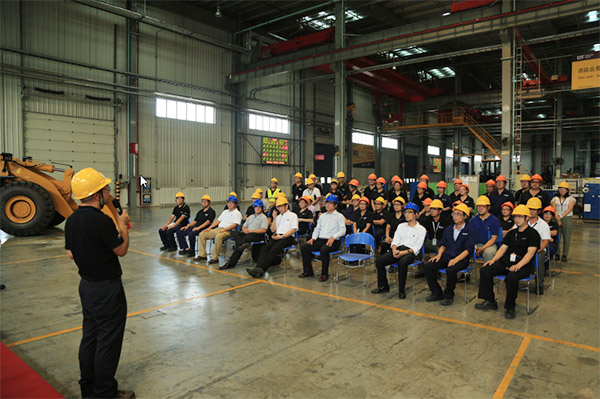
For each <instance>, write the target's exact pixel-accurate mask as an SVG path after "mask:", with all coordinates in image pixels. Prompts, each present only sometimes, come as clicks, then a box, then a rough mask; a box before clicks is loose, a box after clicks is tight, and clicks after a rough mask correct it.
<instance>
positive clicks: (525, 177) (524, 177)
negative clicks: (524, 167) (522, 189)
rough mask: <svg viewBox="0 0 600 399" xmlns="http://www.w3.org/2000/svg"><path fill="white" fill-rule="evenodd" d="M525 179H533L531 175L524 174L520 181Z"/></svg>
mask: <svg viewBox="0 0 600 399" xmlns="http://www.w3.org/2000/svg"><path fill="white" fill-rule="evenodd" d="M523 180H527V181H531V177H530V176H529V175H523V176H521V179H520V181H523Z"/></svg>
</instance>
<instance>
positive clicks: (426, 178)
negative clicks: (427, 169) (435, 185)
mask: <svg viewBox="0 0 600 399" xmlns="http://www.w3.org/2000/svg"><path fill="white" fill-rule="evenodd" d="M423 179H425V180H427V181H429V176H427V175H421V177H419V180H423Z"/></svg>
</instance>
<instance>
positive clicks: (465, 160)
mask: <svg viewBox="0 0 600 399" xmlns="http://www.w3.org/2000/svg"><path fill="white" fill-rule="evenodd" d="M460 161H461V162H467V163H469V162H471V159H470V158H469V157H460Z"/></svg>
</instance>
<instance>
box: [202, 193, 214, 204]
mask: <svg viewBox="0 0 600 399" xmlns="http://www.w3.org/2000/svg"><path fill="white" fill-rule="evenodd" d="M200 200H201V201H202V200H207V201H210V202H212V198H210V195H208V194H204V195H203V196H202V198H200Z"/></svg>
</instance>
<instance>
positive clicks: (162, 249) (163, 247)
mask: <svg viewBox="0 0 600 399" xmlns="http://www.w3.org/2000/svg"><path fill="white" fill-rule="evenodd" d="M167 249H169V247H167V246H166V245H163V246H162V247H160V250H161V251H166V250H167Z"/></svg>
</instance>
